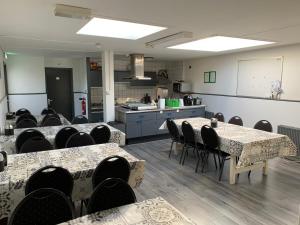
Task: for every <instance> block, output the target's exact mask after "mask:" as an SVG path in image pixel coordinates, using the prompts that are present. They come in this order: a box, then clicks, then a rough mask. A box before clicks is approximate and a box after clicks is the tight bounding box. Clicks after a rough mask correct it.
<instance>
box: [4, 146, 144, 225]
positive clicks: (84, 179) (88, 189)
mask: <svg viewBox="0 0 300 225" xmlns="http://www.w3.org/2000/svg"><path fill="white" fill-rule="evenodd" d="M114 155H117V156H121V157H124V158H125V159H127V160H128V162H129V164H130V176H129V181H128V184H129V185H130V186H131V187H132V188H136V187H139V186H140V184H141V183H142V181H143V178H144V168H145V161H144V160H142V159H138V158H136V157H134V156H132V155H131V154H129V153H128V152H127V151H125V150H124V149H122V148H121V147H119V146H118V144H116V143H108V144H100V145H90V146H83V147H74V148H65V149H59V150H50V151H42V152H33V153H24V154H14V155H8V158H7V162H8V164H7V166H6V167H5V169H4V171H3V172H0V202H1V203H0V221H1V220H2V219H3V220H4V219H6V218H7V217H9V216H10V215H11V213H12V212H13V210H14V209H15V207H16V206H17V205H18V204H19V203H20V201H21V200H22V199H23V198H24V197H25V186H26V183H27V181H28V179H29V177H30V176H31V175H32V174H33V173H34V172H35V171H37V170H38V169H40V168H42V167H45V166H48V165H54V166H59V167H63V168H65V169H67V170H68V171H69V172H70V173H71V175H72V177H73V179H74V187H73V191H72V200H73V201H79V200H84V199H88V198H89V197H90V196H91V194H92V191H93V185H92V175H93V172H94V170H95V168H96V167H97V165H98V164H99V163H100V162H101V161H102V160H103V159H105V158H107V157H109V156H114Z"/></svg>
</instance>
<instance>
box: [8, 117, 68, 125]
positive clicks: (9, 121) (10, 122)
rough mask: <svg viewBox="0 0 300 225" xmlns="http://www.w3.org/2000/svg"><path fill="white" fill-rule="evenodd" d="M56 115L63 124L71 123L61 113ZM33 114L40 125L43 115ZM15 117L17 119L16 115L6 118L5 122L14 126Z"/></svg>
mask: <svg viewBox="0 0 300 225" xmlns="http://www.w3.org/2000/svg"><path fill="white" fill-rule="evenodd" d="M58 115H59V118H60V121H61V123H62V124H63V125H70V124H71V122H70V121H69V120H67V118H66V117H64V116H63V115H62V114H58ZM33 116H34V117H35V118H36V120H37V124H38V126H40V125H41V123H42V120H43V118H44V116H45V115H33ZM17 119H18V116H16V117H15V118H14V119H11V120H6V121H5V124H6V125H13V127H15V126H16V121H17Z"/></svg>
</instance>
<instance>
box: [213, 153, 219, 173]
mask: <svg viewBox="0 0 300 225" xmlns="http://www.w3.org/2000/svg"><path fill="white" fill-rule="evenodd" d="M213 155H214V162H215V166H216V170H218V165H217V160H216V155H215V154H213Z"/></svg>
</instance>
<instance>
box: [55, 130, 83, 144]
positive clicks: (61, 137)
mask: <svg viewBox="0 0 300 225" xmlns="http://www.w3.org/2000/svg"><path fill="white" fill-rule="evenodd" d="M76 133H78V130H77V129H75V128H74V127H64V128H62V129H60V131H58V132H57V134H56V136H55V147H56V148H57V149H60V148H65V147H66V143H67V140H68V139H69V137H71V136H72V135H73V134H76Z"/></svg>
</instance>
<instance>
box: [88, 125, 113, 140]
mask: <svg viewBox="0 0 300 225" xmlns="http://www.w3.org/2000/svg"><path fill="white" fill-rule="evenodd" d="M90 135H91V136H92V137H93V138H94V140H95V143H96V144H104V143H108V142H109V139H110V136H111V132H110V129H109V128H108V126H105V125H99V126H96V127H94V128H93V129H92V131H91V132H90Z"/></svg>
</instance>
